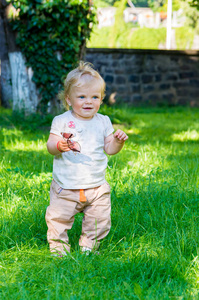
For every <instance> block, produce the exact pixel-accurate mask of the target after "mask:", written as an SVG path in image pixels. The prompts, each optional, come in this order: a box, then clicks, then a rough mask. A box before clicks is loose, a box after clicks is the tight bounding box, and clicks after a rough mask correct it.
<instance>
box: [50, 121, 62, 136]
mask: <svg viewBox="0 0 199 300" xmlns="http://www.w3.org/2000/svg"><path fill="white" fill-rule="evenodd" d="M60 121H61V120H60V118H58V117H55V118H54V119H53V121H52V124H51V129H50V133H53V134H56V135H58V136H60V137H61V136H62V135H61V131H62V124H61V122H60Z"/></svg>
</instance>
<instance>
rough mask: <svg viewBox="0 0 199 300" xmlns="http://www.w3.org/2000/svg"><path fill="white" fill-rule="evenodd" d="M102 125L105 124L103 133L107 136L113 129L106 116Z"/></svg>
mask: <svg viewBox="0 0 199 300" xmlns="http://www.w3.org/2000/svg"><path fill="white" fill-rule="evenodd" d="M104 125H105V134H104V135H105V137H107V136H109V135H110V134H111V133H113V131H114V128H113V125H112V123H111V120H110V119H109V117H108V116H104Z"/></svg>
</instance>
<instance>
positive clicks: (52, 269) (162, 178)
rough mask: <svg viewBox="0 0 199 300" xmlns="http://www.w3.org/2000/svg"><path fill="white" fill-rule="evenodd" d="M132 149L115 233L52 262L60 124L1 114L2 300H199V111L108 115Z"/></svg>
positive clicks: (112, 168) (114, 179)
mask: <svg viewBox="0 0 199 300" xmlns="http://www.w3.org/2000/svg"><path fill="white" fill-rule="evenodd" d="M101 112H102V113H105V114H108V115H109V116H110V118H111V120H112V121H113V122H114V127H115V128H122V129H124V130H125V131H126V132H127V133H128V135H129V140H128V141H127V143H126V144H125V146H124V148H123V150H122V151H121V152H120V153H119V154H117V155H115V156H110V157H109V166H108V169H107V180H108V181H109V183H110V184H111V187H112V193H111V194H112V229H111V231H110V233H109V235H108V237H107V238H106V239H105V240H104V241H103V242H102V244H101V247H100V255H93V254H91V255H89V256H84V255H82V254H81V253H80V252H79V248H78V238H79V235H80V232H81V220H82V216H81V215H78V216H77V218H76V220H75V223H74V226H73V228H72V230H71V231H70V233H69V236H70V242H71V245H72V251H71V254H70V255H69V256H67V257H65V258H63V259H60V258H53V257H51V256H50V254H49V250H48V245H47V242H46V230H47V228H46V224H45V219H44V216H45V210H46V207H47V206H48V203H49V187H50V182H51V172H52V159H53V157H52V156H51V155H49V154H48V153H47V150H46V140H47V138H48V128H47V127H46V126H50V122H51V119H52V116H49V117H48V118H47V119H46V118H38V117H37V118H36V116H35V117H34V118H32V119H31V122H29V121H30V120H29V119H28V118H26V119H25V120H24V119H23V118H19V116H18V117H13V116H12V115H11V112H10V111H8V110H1V114H0V129H1V131H0V135H1V136H0V138H1V143H0V150H1V163H0V177H1V180H0V210H1V214H0V228H1V229H0V241H1V242H0V249H1V252H0V299H20V300H21V299H24V300H27V299H50V300H52V299H53V300H54V299H56V300H57V299H64V300H65V299H70V300H75V299H114V300H115V299H158V300H159V299H198V298H199V258H198V255H199V253H198V252H199V251H198V250H199V249H198V245H199V234H198V228H199V194H198V184H199V178H198V169H199V167H198V163H199V157H198V146H199V110H198V109H190V108H125V107H123V108H114V107H107V106H106V105H104V106H102V108H101Z"/></svg>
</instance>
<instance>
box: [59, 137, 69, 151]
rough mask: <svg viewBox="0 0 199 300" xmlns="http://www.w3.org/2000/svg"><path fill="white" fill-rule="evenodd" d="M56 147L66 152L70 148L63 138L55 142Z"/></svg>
mask: <svg viewBox="0 0 199 300" xmlns="http://www.w3.org/2000/svg"><path fill="white" fill-rule="evenodd" d="M57 149H58V150H59V151H60V152H67V151H70V150H71V149H70V148H69V146H68V142H67V141H66V140H64V139H63V140H60V141H58V142H57Z"/></svg>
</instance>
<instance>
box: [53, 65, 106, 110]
mask: <svg viewBox="0 0 199 300" xmlns="http://www.w3.org/2000/svg"><path fill="white" fill-rule="evenodd" d="M84 75H90V76H91V77H93V79H97V80H99V81H100V82H101V87H102V91H101V95H102V99H103V98H104V97H105V88H106V84H105V81H104V79H103V78H102V77H101V75H100V74H99V73H98V72H97V71H95V70H94V68H93V65H92V64H91V63H89V62H83V61H80V62H79V65H78V67H77V68H76V69H74V70H72V71H70V72H69V73H68V75H67V77H66V79H65V80H64V89H63V90H62V91H61V92H60V93H59V94H58V99H60V100H61V101H62V103H63V105H64V107H65V108H66V109H69V107H68V104H67V102H66V98H67V97H68V96H69V95H70V92H71V89H72V88H73V87H79V86H81V85H80V83H79V80H80V79H81V78H82V76H84Z"/></svg>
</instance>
